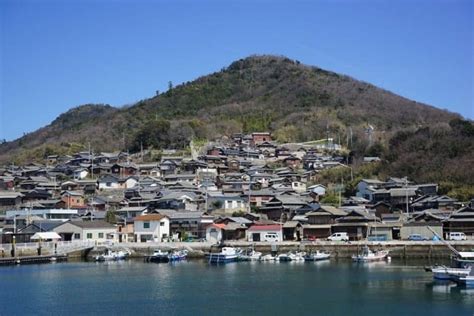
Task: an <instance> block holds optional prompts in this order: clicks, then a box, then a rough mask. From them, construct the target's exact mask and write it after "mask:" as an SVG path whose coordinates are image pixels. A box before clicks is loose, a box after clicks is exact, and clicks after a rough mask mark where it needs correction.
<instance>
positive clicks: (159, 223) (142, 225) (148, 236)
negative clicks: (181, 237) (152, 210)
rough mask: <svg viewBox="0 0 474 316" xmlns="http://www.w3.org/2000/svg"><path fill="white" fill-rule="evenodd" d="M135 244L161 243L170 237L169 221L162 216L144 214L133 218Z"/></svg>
mask: <svg viewBox="0 0 474 316" xmlns="http://www.w3.org/2000/svg"><path fill="white" fill-rule="evenodd" d="M133 228H134V234H135V241H136V242H148V241H155V242H162V241H164V240H165V239H167V238H169V237H170V219H169V218H168V216H166V215H163V214H146V215H141V216H137V217H135V221H134V226H133Z"/></svg>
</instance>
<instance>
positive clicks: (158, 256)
mask: <svg viewBox="0 0 474 316" xmlns="http://www.w3.org/2000/svg"><path fill="white" fill-rule="evenodd" d="M146 261H149V262H155V263H166V262H170V257H169V254H168V253H167V252H164V251H161V249H157V250H155V251H154V252H153V254H152V255H151V256H149V257H147V258H146Z"/></svg>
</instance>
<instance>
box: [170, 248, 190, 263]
mask: <svg viewBox="0 0 474 316" xmlns="http://www.w3.org/2000/svg"><path fill="white" fill-rule="evenodd" d="M187 256H188V251H187V250H177V251H173V252H172V253H170V254H169V255H168V258H169V261H170V262H174V261H182V260H186V258H187Z"/></svg>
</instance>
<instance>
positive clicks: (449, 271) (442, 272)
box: [431, 266, 471, 281]
mask: <svg viewBox="0 0 474 316" xmlns="http://www.w3.org/2000/svg"><path fill="white" fill-rule="evenodd" d="M431 272H433V278H434V279H436V280H453V281H455V279H456V278H457V277H464V276H468V275H469V274H470V273H471V267H470V266H469V267H467V268H450V267H446V266H435V267H432V268H431Z"/></svg>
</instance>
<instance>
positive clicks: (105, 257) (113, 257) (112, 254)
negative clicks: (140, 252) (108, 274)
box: [95, 249, 130, 261]
mask: <svg viewBox="0 0 474 316" xmlns="http://www.w3.org/2000/svg"><path fill="white" fill-rule="evenodd" d="M129 255H130V253H129V252H127V251H123V250H119V251H112V250H110V249H107V252H106V253H104V254H101V255H98V256H96V257H95V261H118V260H125V259H127V258H128V256H129Z"/></svg>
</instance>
